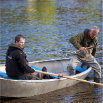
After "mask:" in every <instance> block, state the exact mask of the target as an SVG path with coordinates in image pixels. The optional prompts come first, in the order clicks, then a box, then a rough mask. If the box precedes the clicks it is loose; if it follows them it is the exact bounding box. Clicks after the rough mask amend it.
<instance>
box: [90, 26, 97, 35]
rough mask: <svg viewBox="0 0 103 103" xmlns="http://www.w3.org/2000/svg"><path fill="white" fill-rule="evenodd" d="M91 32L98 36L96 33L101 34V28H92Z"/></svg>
mask: <svg viewBox="0 0 103 103" xmlns="http://www.w3.org/2000/svg"><path fill="white" fill-rule="evenodd" d="M91 31H92V32H93V33H94V34H96V33H98V32H99V28H98V27H97V26H93V27H92V28H91Z"/></svg>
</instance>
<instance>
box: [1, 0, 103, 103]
mask: <svg viewBox="0 0 103 103" xmlns="http://www.w3.org/2000/svg"><path fill="white" fill-rule="evenodd" d="M0 4H1V5H0V9H1V10H0V14H1V19H0V21H1V27H0V28H1V34H0V63H1V64H4V63H5V54H6V50H7V48H8V44H10V43H14V38H15V36H16V35H17V34H22V35H23V36H24V37H25V38H26V43H25V49H24V52H25V53H26V54H27V59H28V61H35V60H45V59H56V58H64V57H66V52H72V51H73V46H72V45H71V44H70V43H69V39H70V37H71V36H72V35H75V34H77V33H79V32H82V31H83V30H84V29H85V28H90V27H91V26H93V25H97V26H98V27H99V28H100V32H99V35H98V36H97V37H98V48H97V54H96V60H97V61H98V62H99V63H100V65H101V67H102V79H101V82H102V83H103V50H102V48H103V45H102V39H103V29H102V20H103V18H102V0H98V1H97V0H0ZM68 57H69V56H68ZM91 73H92V72H91ZM89 80H90V81H94V80H93V78H92V77H90V78H89ZM77 88H78V89H77ZM102 95H103V88H102V87H100V86H97V87H96V86H95V85H92V84H85V85H84V83H79V84H77V85H76V86H73V87H69V88H64V89H61V90H58V91H55V92H51V93H47V94H44V95H40V96H34V97H30V98H24V99H7V100H5V99H2V102H6V103H9V102H10V103H11V102H12V103H14V102H15V103H16V102H17V103H18V102H19V103H20V102H21V103H23V102H25V103H28V102H29V103H34V102H35V103H41V102H43V101H44V102H45V103H46V102H52V103H53V102H54V103H56V102H57V103H68V102H69V103H102V101H103V97H102ZM88 100H89V101H88ZM83 101H84V102H83Z"/></svg>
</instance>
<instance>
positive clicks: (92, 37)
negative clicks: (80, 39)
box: [91, 31, 98, 39]
mask: <svg viewBox="0 0 103 103" xmlns="http://www.w3.org/2000/svg"><path fill="white" fill-rule="evenodd" d="M97 34H98V32H97V31H93V32H92V33H91V39H94V38H95V37H96V36H97Z"/></svg>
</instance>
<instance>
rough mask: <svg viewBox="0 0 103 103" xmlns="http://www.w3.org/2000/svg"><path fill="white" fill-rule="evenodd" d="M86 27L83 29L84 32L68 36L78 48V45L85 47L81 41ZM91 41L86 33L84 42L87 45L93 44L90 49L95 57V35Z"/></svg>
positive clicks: (83, 38)
mask: <svg viewBox="0 0 103 103" xmlns="http://www.w3.org/2000/svg"><path fill="white" fill-rule="evenodd" d="M87 30H88V29H85V30H84V32H81V33H78V34H77V35H75V36H73V37H71V38H70V40H69V42H70V43H71V44H72V45H73V46H74V47H75V48H76V49H79V48H80V47H86V46H84V45H83V42H84V40H85V38H86V36H85V31H86V32H87ZM92 40H93V41H92V42H91V39H90V38H89V37H88V35H87V39H86V44H87V45H88V46H94V47H95V48H93V51H92V55H93V56H94V57H95V56H96V50H97V48H96V46H97V42H98V40H97V37H95V38H94V39H92Z"/></svg>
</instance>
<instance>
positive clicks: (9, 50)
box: [6, 44, 23, 56]
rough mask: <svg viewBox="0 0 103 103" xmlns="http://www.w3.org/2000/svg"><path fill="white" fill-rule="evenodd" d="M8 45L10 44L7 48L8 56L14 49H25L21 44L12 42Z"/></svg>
mask: <svg viewBox="0 0 103 103" xmlns="http://www.w3.org/2000/svg"><path fill="white" fill-rule="evenodd" d="M8 46H9V48H8V50H7V53H6V55H7V56H8V55H9V54H10V52H11V51H13V50H17V49H19V50H21V51H23V49H22V48H20V47H19V46H17V45H15V44H10V45H8Z"/></svg>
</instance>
